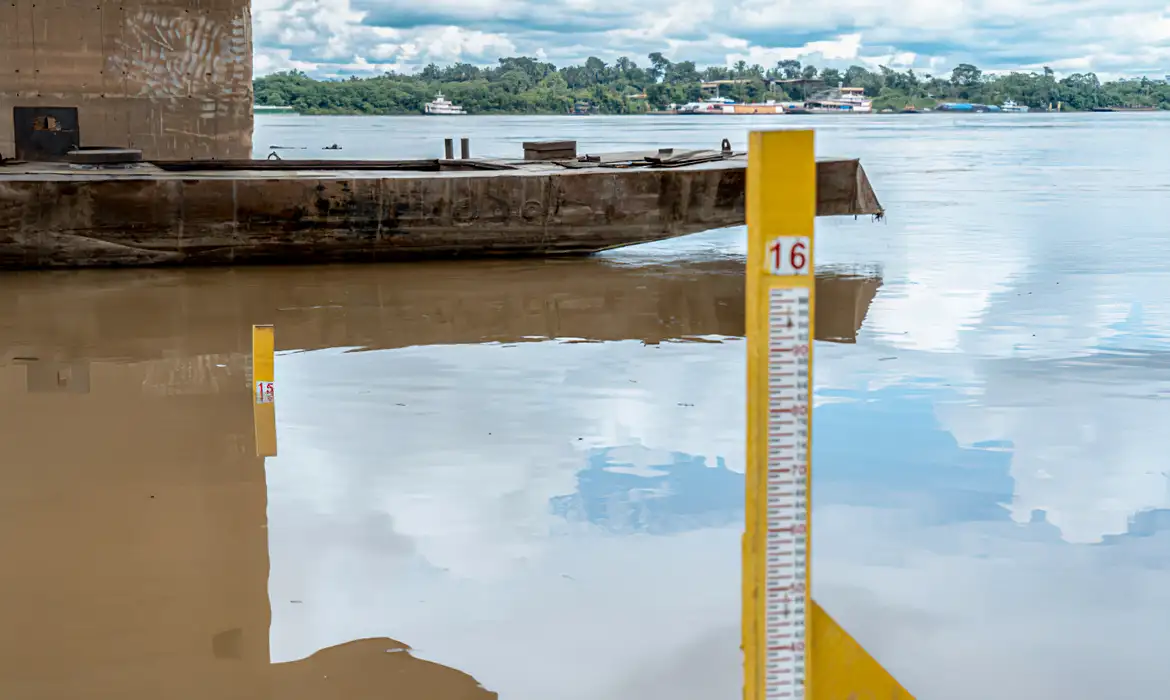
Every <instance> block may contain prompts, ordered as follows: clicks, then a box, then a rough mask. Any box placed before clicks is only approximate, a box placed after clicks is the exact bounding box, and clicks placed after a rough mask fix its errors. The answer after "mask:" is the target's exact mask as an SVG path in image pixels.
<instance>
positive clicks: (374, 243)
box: [0, 144, 882, 269]
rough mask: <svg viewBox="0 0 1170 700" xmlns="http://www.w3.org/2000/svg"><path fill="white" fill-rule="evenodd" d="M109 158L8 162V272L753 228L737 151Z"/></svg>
mask: <svg viewBox="0 0 1170 700" xmlns="http://www.w3.org/2000/svg"><path fill="white" fill-rule="evenodd" d="M528 145H529V146H535V145H536V144H528ZM111 153H114V154H115V155H116V154H117V153H121V151H120V150H119V151H116V152H115V151H106V150H104V149H90V150H89V151H86V150H85V149H82V151H81V152H80V153H77V152H75V153H74V158H75V159H76V160H78V161H81V162H80V163H69V162H64V163H63V162H54V163H47V162H12V161H8V162H7V163H6V164H3V165H0V268H3V269H31V268H53V267H58V268H72V267H95V266H141V265H208V264H252V263H325V262H341V261H383V260H404V259H418V258H445V257H485V256H501V255H510V256H520V255H542V256H544V255H566V254H586V253H593V252H597V251H601V250H606V249H609V248H615V247H621V246H627V245H632V244H636V243H643V242H648V241H655V240H661V239H665V238H671V237H675V236H682V235H686V234H690V233H695V232H698V231H704V230H710V229H714V228H719V227H724V226H734V225H738V224H742V223H743V222H744V184H745V166H746V160H745V159H744V158H743V154H741V153H734V152H731V151H730V149H726V150H725V149H721V150H717V151H668V150H665V149H664V150H663V151H659V152H652V153H625V154H611V155H601V156H590V155H586V156H581V157H575V156H574V157H571V158H557V159H551V160H544V159H540V160H537V159H533V158H536V157H539V156H538V155H536V156H534V154H533V153H532V152H531V149H529V153H528V157H527V158H525V159H518V160H501V159H471V158H466V159H447V158H444V159H435V160H419V161H389V162H385V161H384V162H378V161H287V160H284V161H282V160H258V161H237V160H207V161H198V160H187V161H177V160H172V161H163V160H159V161H154V162H145V161H141V162H129V163H127V162H116V163H103V162H102V161H103V160H109V159H111V158H110V154H111ZM112 159H113V160H118V159H117V158H112ZM817 176H818V210H817V213H818V215H821V216H833V215H874V214H880V213H881V211H882V210H881V206H880V204H879V203H878V201H877V198H876V196H875V195H874V192H873V189H872V188H871V186H870V184H869V180H868V178H867V177H866V175H865V171H864V170H863V169H862V167H861V164H860V163H859V162H858V161H857V160H848V159H846V160H824V161H821V162H819V163H818V166H817Z"/></svg>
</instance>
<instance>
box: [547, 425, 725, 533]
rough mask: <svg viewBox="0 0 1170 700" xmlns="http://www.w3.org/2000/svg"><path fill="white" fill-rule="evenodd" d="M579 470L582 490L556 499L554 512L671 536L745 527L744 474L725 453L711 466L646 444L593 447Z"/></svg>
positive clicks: (620, 530) (617, 527) (624, 529)
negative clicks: (729, 462) (656, 450)
mask: <svg viewBox="0 0 1170 700" xmlns="http://www.w3.org/2000/svg"><path fill="white" fill-rule="evenodd" d="M588 460H589V466H588V467H586V468H585V469H583V470H581V471H579V472H577V491H576V492H575V493H574V494H572V495H569V496H557V497H555V498H553V499H552V511H553V513H555V514H557V515H560V516H562V517H565V518H567V519H569V520H585V521H588V522H591V523H594V524H596V525H600V526H601V527H603V528H605V529H606V530H609V531H610V532H614V533H619V534H621V533H631V532H648V533H651V534H669V533H672V532H681V531H683V530H691V529H697V528H703V527H718V526H723V525H728V524H735V525H742V523H743V505H744V484H743V475H742V474H736V473H735V472H732V471H730V470H728V469H727V466H726V463H725V462H724V460H723V458H722V457H719V458H716V463H715V464H713V465H708V464H707V463H706V460H705V459H704V458H702V457H693V456H691V455H686V454H682V453H679V452H671V453H665V454H660V455H658V456H656V455H654V451H653V450H649V449H647V448H645V447H643V446H641V445H633V446H629V447H617V448H606V449H601V450H594V451H593V452H592V453H591V454H590V455H589V456H588Z"/></svg>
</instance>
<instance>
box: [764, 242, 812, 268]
mask: <svg viewBox="0 0 1170 700" xmlns="http://www.w3.org/2000/svg"><path fill="white" fill-rule="evenodd" d="M806 251H807V246H805V243H804V241H800V240H798V241H796V242H795V243H793V244H792V246H791V247H790V248H789V249H788V250H787V251H786V250H784V239H782V238H781V239H777V240H775V241H773V242H772V245H770V246H768V254H769V255H770V256H772V267H773V269H776V270H780V269H783V268H784V263H785V258H787V262H788V267H790V268H791V269H792V270H793V271H794V272H800V271H802V270H804V268H805V266H806V265H808V254H807V252H806Z"/></svg>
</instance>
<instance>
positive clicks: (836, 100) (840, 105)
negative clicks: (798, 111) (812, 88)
mask: <svg viewBox="0 0 1170 700" xmlns="http://www.w3.org/2000/svg"><path fill="white" fill-rule="evenodd" d="M804 107H805V109H806V110H808V112H809V113H811V114H869V113H871V112H873V100H871V99H869V98H867V97H866V96H865V88H859V87H843V86H837V87H835V88H833V89H831V90H826V91H824V92H821V93H818V94H816V95H814V96H813V97H811V98H809V99H807V100H805V102H804Z"/></svg>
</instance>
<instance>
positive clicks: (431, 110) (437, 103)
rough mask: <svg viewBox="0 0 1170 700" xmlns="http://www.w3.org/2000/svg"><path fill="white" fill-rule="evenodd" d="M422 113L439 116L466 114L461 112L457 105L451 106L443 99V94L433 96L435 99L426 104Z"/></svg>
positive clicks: (450, 103)
mask: <svg viewBox="0 0 1170 700" xmlns="http://www.w3.org/2000/svg"><path fill="white" fill-rule="evenodd" d="M423 111H424V112H425V113H426V114H439V115H455V114H467V112H464V111H463V108H462V107H460V106H459V105H457V104H452V102H451V100H448V99H447V98H446V97H443V93H441V92H440V93H438V94H436V95H435V99H433V100H431V101H430V102H428V103H427V105H426V107H424V108H423Z"/></svg>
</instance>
